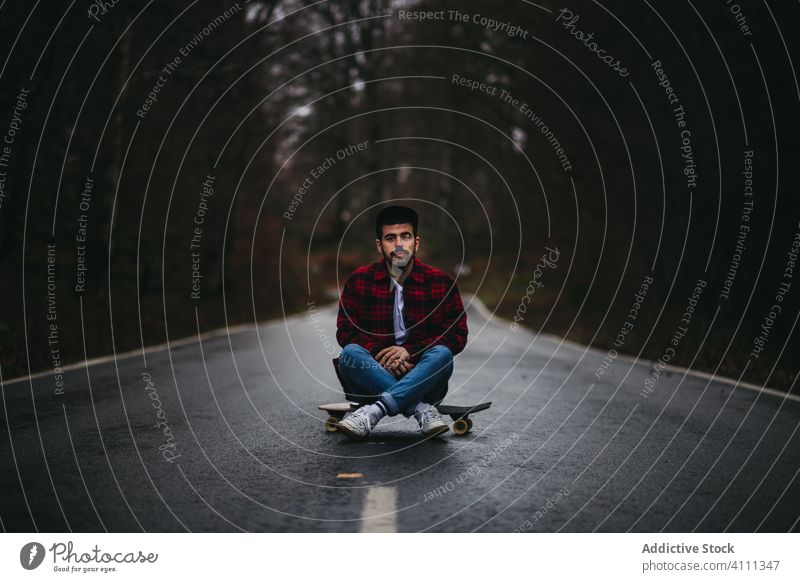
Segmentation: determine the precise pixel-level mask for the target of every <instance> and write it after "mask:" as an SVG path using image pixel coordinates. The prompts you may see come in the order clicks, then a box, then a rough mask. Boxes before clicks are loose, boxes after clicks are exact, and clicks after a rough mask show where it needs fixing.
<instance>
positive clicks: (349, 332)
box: [336, 272, 382, 356]
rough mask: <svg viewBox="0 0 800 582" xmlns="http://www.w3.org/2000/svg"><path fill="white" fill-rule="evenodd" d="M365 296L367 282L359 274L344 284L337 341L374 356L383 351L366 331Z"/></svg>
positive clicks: (379, 344)
mask: <svg viewBox="0 0 800 582" xmlns="http://www.w3.org/2000/svg"><path fill="white" fill-rule="evenodd" d="M364 295H365V281H364V278H363V277H362V276H360V274H359V273H358V272H355V273H353V274H352V275H351V276H350V277H349V278H348V279H347V282H345V284H344V289H343V290H342V295H341V298H340V300H339V314H338V316H337V317H336V341H337V342H339V345H340V346H342V347H345V346H346V345H347V344H358V345H360V346H361V347H363V348H364V349H366V350H367V351H368V352H369V353H371V354H372V355H373V356H374V355H375V354H377V353H378V352H379V351H380V350H381V349H382V345H381V342H379V341H377V340H378V338H377V337H376V336H375V335H373V334H370V333H366V332H365V331H364V329H365V327H367V326H366V325H365V323H366V322H364V321H362V318H361V311H362V310H361V307H362V305H363V301H364V299H363V296H364Z"/></svg>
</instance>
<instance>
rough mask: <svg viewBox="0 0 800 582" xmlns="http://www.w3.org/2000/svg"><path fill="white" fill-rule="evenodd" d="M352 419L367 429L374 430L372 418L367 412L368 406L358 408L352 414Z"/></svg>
mask: <svg viewBox="0 0 800 582" xmlns="http://www.w3.org/2000/svg"><path fill="white" fill-rule="evenodd" d="M350 419H351V420H352V421H353V422H355V423H357V424H359V425H360V426H362V427H364V428H366V429H367V431H370V430H372V420H371V419H370V417H369V413H368V412H367V410H366V408H359V409H358V410H356V411H355V412H354V413H353V414H352V415H351V416H350Z"/></svg>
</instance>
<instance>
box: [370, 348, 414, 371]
mask: <svg viewBox="0 0 800 582" xmlns="http://www.w3.org/2000/svg"><path fill="white" fill-rule="evenodd" d="M375 359H376V360H377V361H378V363H379V364H380V365H381V366H383V367H384V368H387V369H393V368H394V367H395V366H396V365H397V364H399V363H400V362H408V361H409V360H410V359H411V354H409V353H408V351H407V350H406V349H405V348H404V347H403V346H389V347H388V348H383V349H382V350H381V351H379V352H378V354H377V355H376V356H375Z"/></svg>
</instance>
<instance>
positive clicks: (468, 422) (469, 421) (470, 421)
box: [464, 418, 472, 432]
mask: <svg viewBox="0 0 800 582" xmlns="http://www.w3.org/2000/svg"><path fill="white" fill-rule="evenodd" d="M464 420H466V421H467V432H469V431H471V430H472V419H471V418H465V419H464Z"/></svg>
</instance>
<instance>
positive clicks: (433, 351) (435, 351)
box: [422, 345, 453, 367]
mask: <svg viewBox="0 0 800 582" xmlns="http://www.w3.org/2000/svg"><path fill="white" fill-rule="evenodd" d="M425 356H427V358H430V359H432V360H433V361H434V362H436V364H437V365H439V366H441V367H445V366H448V365H452V364H453V352H451V351H450V348H448V347H447V346H442V345H438V346H433V347H432V348H430V349H428V350H425V353H424V354H422V357H425Z"/></svg>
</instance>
